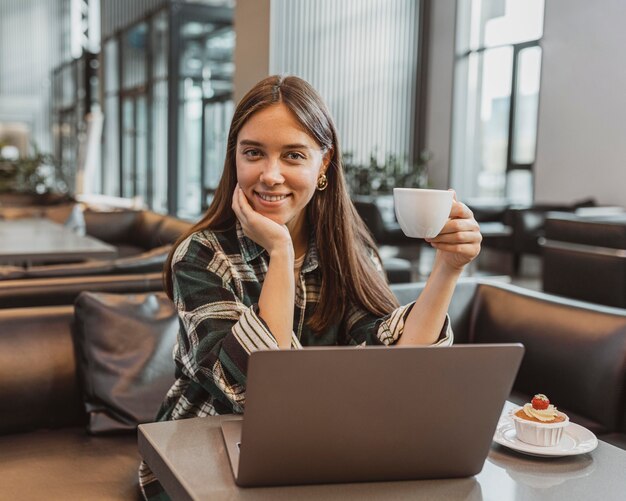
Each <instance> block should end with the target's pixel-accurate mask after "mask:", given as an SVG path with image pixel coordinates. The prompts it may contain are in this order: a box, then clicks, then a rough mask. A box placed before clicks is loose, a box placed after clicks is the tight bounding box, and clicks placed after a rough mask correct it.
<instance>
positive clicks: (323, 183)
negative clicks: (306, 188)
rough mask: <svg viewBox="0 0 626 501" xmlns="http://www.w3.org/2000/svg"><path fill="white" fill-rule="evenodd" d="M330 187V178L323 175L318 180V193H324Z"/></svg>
mask: <svg viewBox="0 0 626 501" xmlns="http://www.w3.org/2000/svg"><path fill="white" fill-rule="evenodd" d="M327 187H328V178H327V177H326V174H322V175H321V176H320V177H318V178H317V191H324V190H325V189H326V188H327Z"/></svg>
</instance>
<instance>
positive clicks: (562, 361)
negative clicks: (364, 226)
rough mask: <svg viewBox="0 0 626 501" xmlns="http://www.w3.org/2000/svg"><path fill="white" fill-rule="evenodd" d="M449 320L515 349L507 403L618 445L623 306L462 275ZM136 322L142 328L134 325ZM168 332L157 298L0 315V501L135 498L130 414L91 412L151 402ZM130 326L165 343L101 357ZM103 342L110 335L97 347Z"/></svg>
mask: <svg viewBox="0 0 626 501" xmlns="http://www.w3.org/2000/svg"><path fill="white" fill-rule="evenodd" d="M422 288H423V284H421V283H412V284H398V285H394V286H393V290H394V292H395V293H396V295H397V296H398V299H399V300H400V302H401V303H405V302H408V301H410V300H412V299H414V298H415V296H416V295H417V294H419V293H420V292H421V290H422ZM94 303H98V304H100V305H101V306H102V305H107V308H106V311H105V314H101V313H102V311H103V308H100V309H93V308H92V309H90V310H89V307H90V304H91V305H93V304H94ZM154 304H156V305H157V306H156V307H155V306H154ZM151 305H152V306H151ZM168 308H169V309H168ZM86 311H90V312H91V313H90V314H88V315H85V312H86ZM449 313H450V317H451V322H452V326H453V329H454V331H455V338H456V342H458V343H493V342H522V343H524V345H525V347H526V354H525V357H524V360H523V362H522V366H521V369H520V371H519V374H518V377H517V380H516V383H515V386H514V394H513V395H512V397H511V398H513V399H514V400H517V401H519V400H520V399H521V400H523V401H526V400H528V398H529V397H530V396H531V395H532V394H534V393H539V392H543V393H546V394H547V395H548V396H549V397H550V398H551V399H552V401H553V402H554V403H555V404H556V405H557V406H559V408H560V409H561V410H563V411H565V412H567V413H568V414H569V415H570V417H571V418H572V421H574V422H577V423H580V424H582V425H584V426H586V427H587V428H589V429H591V430H593V431H594V432H595V433H597V434H598V435H599V437H600V438H601V439H604V440H607V441H610V442H611V443H614V444H616V445H620V446H621V447H624V448H626V415H625V408H624V407H625V402H626V400H625V399H626V390H625V388H624V382H625V381H626V310H621V309H616V308H606V307H599V306H595V305H591V304H588V303H582V302H579V301H573V300H566V299H562V298H558V297H555V296H550V295H547V294H544V293H536V292H530V291H527V290H524V289H520V288H518V287H514V286H510V285H507V284H495V283H491V284H490V283H485V282H476V281H474V280H471V279H463V280H462V281H461V282H460V283H459V284H458V286H457V288H456V291H455V294H454V297H453V300H452V304H451V306H450V309H449ZM138 316H139V317H141V319H140V320H141V321H140V322H135V323H133V321H132V319H133V318H134V319H135V320H137V318H138ZM164 323H165V324H167V329H164V327H163V326H164V325H165V324H164ZM87 324H88V325H87ZM176 325H177V319H176V314H175V312H174V310H173V308H172V307H171V304H170V306H169V307H168V306H167V302H166V300H165V299H164V297H163V294H162V293H149V294H135V295H117V294H83V295H81V296H80V297H79V299H78V301H77V303H76V307H75V308H74V307H72V306H50V307H38V308H14V309H4V310H0V486H1V487H0V492H2V495H3V496H6V498H7V499H40V498H59V499H90V500H98V499H137V496H138V491H137V479H136V471H137V465H138V462H139V460H140V458H139V455H138V452H137V445H136V434H135V433H134V432H133V430H134V426H133V420H137V422H139V421H140V420H139V419H138V418H136V416H135V414H134V413H133V412H118V413H117V415H118V419H119V418H120V417H121V418H122V420H123V421H124V423H125V425H124V426H121V427H118V428H115V429H114V431H110V432H107V433H101V431H102V430H103V429H106V428H107V423H108V422H107V421H106V419H107V418H108V419H109V420H110V419H111V416H113V414H111V413H109V414H106V413H104V414H103V413H102V408H103V407H104V406H105V405H104V404H105V403H108V404H109V405H112V406H115V405H118V406H119V405H120V403H122V404H123V403H124V402H126V404H136V405H137V404H141V405H144V406H145V407H146V408H149V407H156V406H157V405H158V403H159V401H160V398H161V397H160V395H157V394H156V393H155V392H153V393H152V394H150V395H148V396H146V395H144V396H143V397H142V396H140V395H141V393H137V392H136V391H135V390H132V391H131V388H132V386H133V384H135V383H136V381H141V382H144V383H145V382H150V381H152V380H154V379H155V378H156V377H158V376H159V375H161V376H162V375H163V374H169V375H170V377H171V374H172V373H173V363H172V362H171V346H167V344H168V343H170V342H171V343H172V344H173V339H174V338H173V337H171V336H172V332H171V330H172V328H173V329H174V331H175V329H176ZM86 326H87V329H86V331H85V327H86ZM81 329H82V331H83V334H85V332H87V334H88V335H87V336H86V337H87V338H89V334H90V331H95V330H99V331H100V335H101V336H102V334H104V335H105V337H100V338H98V339H99V340H100V341H101V343H100V344H98V345H97V346H96V347H95V349H96V350H99V352H98V353H99V355H98V357H96V358H97V360H99V361H100V362H101V363H100V365H99V366H97V367H98V371H96V370H95V369H94V373H90V372H89V371H87V372H86V373H85V371H84V369H85V366H87V367H89V363H88V362H93V360H87V359H89V358H90V357H85V356H84V355H85V354H84V352H83V351H80V350H81V343H79V342H77V339H76V338H77V336H78V334H77V332H79V331H80V330H81ZM137 330H141V331H143V333H142V335H145V334H146V333H148V334H149V333H150V331H155V332H156V331H158V335H157V337H159V336H160V335H161V333H162V332H166V331H167V332H168V334H167V336H169V337H167V338H164V339H166V340H167V343H165V344H166V346H161V347H160V348H159V349H156V348H155V346H157V345H158V342H151V343H147V344H144V345H142V346H144V347H143V348H141V350H143V352H141V353H143V356H135V355H133V357H134V358H132V362H128V361H127V362H126V363H122V364H120V363H119V361H118V360H117V357H116V356H112V355H111V356H107V353H106V349H107V346H110V347H111V349H112V350H114V349H115V348H116V347H118V348H119V346H118V345H120V344H121V345H124V346H123V348H120V349H121V351H119V352H116V355H119V354H120V353H121V354H122V355H123V354H124V353H126V352H128V351H129V350H130V348H129V347H128V343H130V342H131V341H132V340H133V339H134V338H135V337H136V335H137V334H138V333H137V332H136V331H137ZM107 334H108V335H110V336H111V337H112V341H111V342H110V343H109V344H108V345H107V343H106V341H107V337H106V335H107ZM164 336H165V334H164ZM113 341H114V342H113ZM84 342H85V340H84V339H83V341H82V343H84ZM142 342H145V339H144V341H142ZM103 350H104V351H103ZM77 353H78V355H77ZM90 353H93V352H90ZM155 358H157V359H159V360H158V361H159V362H160V363H161V365H160V366H159V369H158V370H156V371H155V370H151V371H147V370H146V369H145V363H146V362H145V360H147V359H152V361H154V359H155ZM86 363H87V365H85V364H86ZM116 364H117V366H118V368H119V367H120V366H121V368H122V372H121V373H120V374H119V377H118V379H115V378H113V379H111V378H110V377H109V379H106V378H104V377H103V376H102V374H101V372H102V371H103V370H105V369H108V368H110V367H111V366H113V365H116ZM92 367H95V365H93V366H92ZM131 369H132V370H131ZM79 373H80V374H82V375H81V376H79ZM109 376H110V374H109ZM102 381H104V383H102ZM99 382H100V383H99ZM98 384H100V388H102V387H106V388H108V389H115V391H114V392H113V396H114V398H111V399H109V400H106V401H105V399H103V398H102V397H101V398H100V399H99V400H98V399H97V398H96V399H94V394H93V389H94V387H96V386H98ZM128 397H132V398H128ZM94 416H97V418H96V419H94ZM103 423H104V426H103ZM86 427H87V428H88V429H90V430H91V434H88V433H86V432H85V428H86Z"/></svg>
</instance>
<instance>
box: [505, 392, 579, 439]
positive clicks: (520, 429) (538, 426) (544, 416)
mask: <svg viewBox="0 0 626 501" xmlns="http://www.w3.org/2000/svg"><path fill="white" fill-rule="evenodd" d="M511 418H512V419H513V422H514V423H515V433H516V435H517V438H518V439H520V440H521V441H522V442H525V443H527V444H530V445H538V446H540V447H550V446H554V445H557V444H558V443H559V441H560V440H561V437H562V435H563V429H564V428H565V427H566V426H567V425H568V424H569V418H568V417H567V415H565V414H563V413H562V412H559V411H558V410H557V408H556V407H555V406H554V405H552V404H551V403H550V400H549V399H548V397H546V396H545V395H542V394H538V395H535V396H534V397H533V399H532V400H531V402H530V403H527V404H525V405H524V407H521V408H520V409H518V410H517V411H515V412H514V413H513V414H511Z"/></svg>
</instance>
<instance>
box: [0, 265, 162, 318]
mask: <svg viewBox="0 0 626 501" xmlns="http://www.w3.org/2000/svg"><path fill="white" fill-rule="evenodd" d="M162 290H163V274H162V273H161V272H157V273H137V274H119V275H94V276H91V275H90V276H76V277H52V278H32V279H28V280H4V281H1V282H0V310H1V309H4V308H19V307H23V306H52V305H62V304H66V305H67V304H72V303H74V301H75V300H76V298H77V297H78V295H79V294H80V293H81V292H82V291H92V292H114V293H130V292H150V291H162Z"/></svg>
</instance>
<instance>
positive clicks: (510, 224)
mask: <svg viewBox="0 0 626 501" xmlns="http://www.w3.org/2000/svg"><path fill="white" fill-rule="evenodd" d="M595 205H596V203H595V201H594V200H593V199H584V200H580V201H577V202H574V203H573V204H571V205H556V204H535V205H531V206H528V207H526V206H510V207H507V208H505V209H502V207H501V206H497V209H498V210H494V211H491V212H489V211H487V210H486V208H485V207H482V208H480V207H479V208H478V209H475V208H474V207H473V206H471V205H470V208H471V209H472V210H473V211H474V213H475V215H476V220H477V221H478V222H479V224H480V226H481V230H483V229H484V234H483V242H482V245H483V247H491V248H494V249H497V250H502V251H506V252H509V253H510V254H511V256H512V273H513V274H514V275H518V274H519V272H520V270H521V264H522V257H523V256H524V255H525V254H530V255H536V256H540V255H542V247H541V246H540V244H539V242H540V240H541V239H542V238H543V237H544V234H545V221H546V217H547V215H548V214H549V213H550V212H553V211H560V212H573V211H575V210H577V209H579V208H584V207H594V206H595ZM489 217H491V218H493V219H488V218H489Z"/></svg>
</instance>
